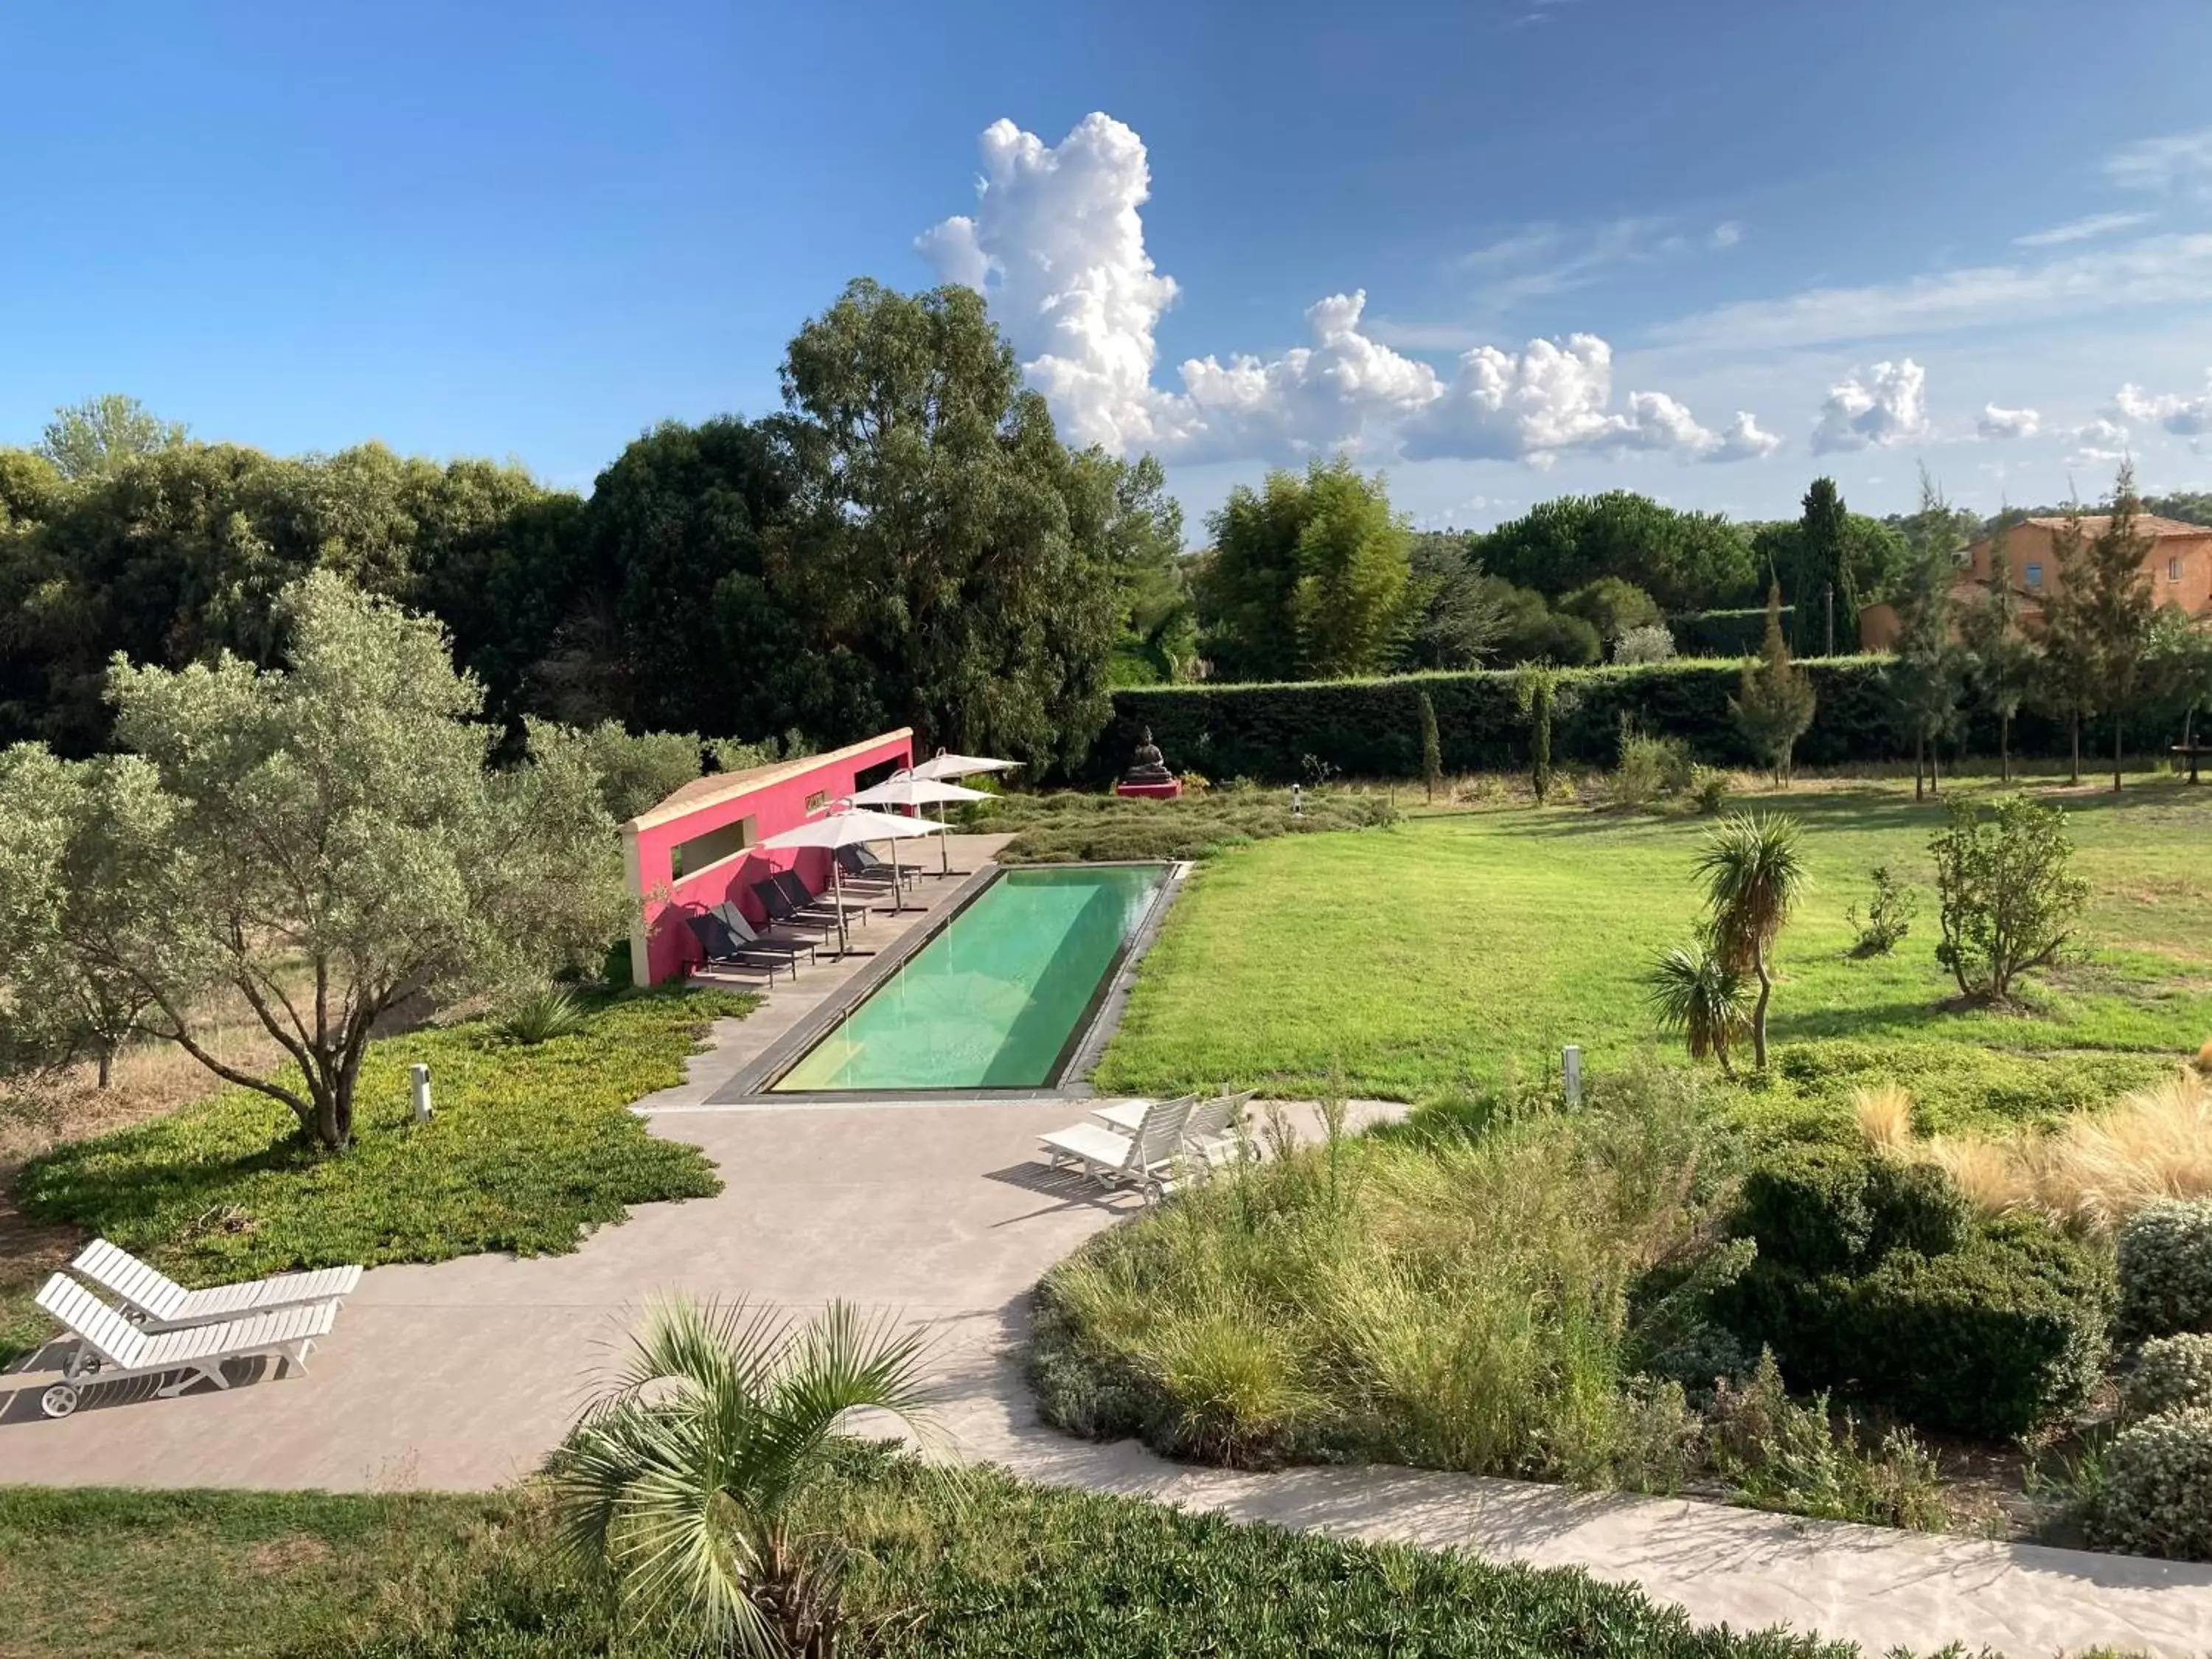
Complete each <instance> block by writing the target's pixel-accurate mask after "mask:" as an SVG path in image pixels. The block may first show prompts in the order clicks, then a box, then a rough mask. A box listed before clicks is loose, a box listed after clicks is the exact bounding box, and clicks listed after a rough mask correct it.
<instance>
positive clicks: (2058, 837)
mask: <svg viewBox="0 0 2212 1659" xmlns="http://www.w3.org/2000/svg"><path fill="white" fill-rule="evenodd" d="M1948 811H1949V813H1950V823H1949V825H1948V827H1947V828H1946V829H1942V831H1940V832H1939V833H1938V834H1937V835H1936V838H1935V839H1934V840H1933V841H1931V842H1929V843H1928V850H1929V852H1930V853H1932V854H1935V858H1936V900H1937V905H1938V910H1939V915H1940V919H1941V921H1942V927H1943V942H1942V944H1941V945H1937V946H1936V960H1937V961H1938V962H1940V963H1942V964H1943V965H1944V966H1945V967H1946V968H1948V969H1950V970H1951V974H1952V976H1953V977H1954V979H1956V980H1957V981H1958V983H1959V990H1960V994H1961V995H1964V996H1970V997H1985V998H1988V999H1989V1000H1991V1001H1995V1002H2004V1001H2006V1000H2009V999H2010V997H2011V995H2012V987H2013V981H2015V980H2016V979H2018V978H2019V977H2020V975H2022V974H2024V973H2027V971H2028V970H2029V969H2034V968H2047V967H2049V966H2050V965H2051V963H2055V962H2056V961H2057V959H2058V952H2059V951H2061V950H2062V949H2063V947H2064V946H2065V944H2066V941H2067V940H2068V939H2069V938H2070V937H2071V936H2072V933H2073V928H2074V925H2075V922H2077V921H2080V919H2081V912H2082V910H2083V909H2084V908H2087V904H2088V902H2089V884H2088V883H2087V882H2086V881H2083V880H2081V878H2079V877H2076V876H2072V875H2069V874H2068V873H2067V870H2068V866H2069V864H2070V863H2071V862H2072V860H2073V857H2074V843H2073V842H2072V841H2070V840H2069V838H2068V836H2067V834H2066V814H2065V813H2064V812H2063V811H2060V810H2059V809H2058V808H2057V807H2056V806H2052V805H2050V804H2049V803H2047V802H2044V801H2036V800H2030V799H2028V798H2027V796H2025V795H2008V796H2005V797H2003V798H2002V799H1999V800H1998V801H1996V804H1995V805H1993V806H1991V807H1990V809H1989V811H1987V813H1986V814H1984V810H1983V808H1982V807H1981V805H1979V804H1978V802H1976V801H1975V800H1974V799H1973V798H1972V796H1967V795H1957V794H1954V795H1953V796H1952V797H1951V799H1950V801H1949V803H1948Z"/></svg>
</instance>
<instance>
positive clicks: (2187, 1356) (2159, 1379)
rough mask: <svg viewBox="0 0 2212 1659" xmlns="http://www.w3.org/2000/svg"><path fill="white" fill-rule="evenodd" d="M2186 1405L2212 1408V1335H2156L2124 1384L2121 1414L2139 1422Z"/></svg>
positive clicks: (2143, 1351) (2147, 1343)
mask: <svg viewBox="0 0 2212 1659" xmlns="http://www.w3.org/2000/svg"><path fill="white" fill-rule="evenodd" d="M2187 1406H2198V1407H2212V1335H2207V1334H2203V1333H2201V1332H2189V1333H2185V1334H2183V1335H2180V1336H2154V1337H2153V1338H2152V1339H2151V1340H2149V1341H2148V1342H2146V1343H2144V1344H2143V1345H2142V1352H2140V1353H2138V1354H2137V1355H2136V1366H2135V1369H2134V1370H2131V1371H2130V1372H2129V1373H2128V1378H2127V1381H2126V1382H2125V1383H2123V1384H2122V1385H2121V1388H2120V1410H2121V1413H2122V1414H2123V1415H2124V1416H2126V1417H2130V1418H2137V1419H2140V1418H2145V1417H2155V1416H2157V1415H2158V1414H2159V1413H2160V1412H2170V1411H2175V1410H2179V1408H2181V1407H2187Z"/></svg>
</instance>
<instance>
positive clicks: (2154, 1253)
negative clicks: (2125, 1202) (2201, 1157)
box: [2119, 1199, 2212, 1340]
mask: <svg viewBox="0 0 2212 1659" xmlns="http://www.w3.org/2000/svg"><path fill="white" fill-rule="evenodd" d="M2119 1269H2120V1318H2119V1324H2120V1330H2121V1333H2122V1334H2124V1335H2125V1336H2127V1337H2129V1338H2130V1339H2131V1340H2141V1339H2142V1338H2144V1337H2150V1336H2172V1335H2176V1334H2179V1333H2182V1332H2185V1331H2212V1200H2206V1199H2197V1200H2193V1201H2191V1202H2188V1203H2175V1204H2154V1205H2151V1206H2148V1208H2145V1209H2142V1210H2138V1211H2136V1213H2135V1215H2134V1216H2133V1217H2132V1218H2130V1220H2129V1221H2128V1223H2127V1225H2125V1226H2124V1227H2122V1228H2121V1229H2120V1247H2119Z"/></svg>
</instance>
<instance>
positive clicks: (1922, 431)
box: [1813, 357, 1928, 455]
mask: <svg viewBox="0 0 2212 1659" xmlns="http://www.w3.org/2000/svg"><path fill="white" fill-rule="evenodd" d="M1927 435H1928V372H1927V370H1925V369H1923V368H1921V367H1920V365H1919V364H1918V363H1916V362H1913V361H1912V359H1911V358H1910V357H1907V358H1906V359H1905V361H1904V362H1898V363H1891V362H1881V363H1876V364H1875V366H1874V367H1873V368H1870V369H1869V370H1868V371H1867V375H1866V379H1865V380H1860V379H1859V377H1858V376H1857V374H1850V375H1847V376H1846V377H1845V378H1844V380H1840V381H1838V383H1837V384H1836V385H1834V386H1831V387H1829V388H1828V395H1827V398H1826V400H1824V401H1823V402H1822V404H1820V420H1819V421H1818V422H1816V423H1815V424H1814V428H1813V453H1814V454H1815V455H1824V454H1826V453H1828V452H1829V451H1831V450H1850V449H1864V448H1865V447H1867V446H1868V445H1869V444H1879V445H1882V446H1885V447H1887V446H1888V445H1891V444H1905V443H1912V442H1916V441H1918V440H1920V439H1922V438H1924V437H1926V436H1927Z"/></svg>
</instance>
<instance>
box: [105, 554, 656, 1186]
mask: <svg viewBox="0 0 2212 1659" xmlns="http://www.w3.org/2000/svg"><path fill="white" fill-rule="evenodd" d="M278 614H279V616H280V617H281V618H282V621H283V625H284V628H285V629H286V631H287V634H288V635H289V650H288V651H287V653H285V664H284V666H283V667H282V668H276V669H261V668H256V667H255V666H253V665H252V664H249V663H246V662H242V661H240V660H239V659H237V658H234V657H232V656H229V655H228V654H227V653H226V654H224V655H223V656H222V657H221V658H220V659H217V660H216V661H215V662H214V663H212V664H196V665H192V666H191V667H188V668H185V669H183V670H180V671H171V670H167V669H161V668H151V667H136V666H133V665H131V664H130V663H129V662H127V661H125V660H124V659H121V658H119V657H118V659H117V660H116V662H115V663H114V665H113V666H112V668H111V670H110V671H109V677H108V695H109V697H110V700H111V701H112V702H113V704H114V706H115V710H116V732H117V736H118V739H119V741H120V742H121V743H122V744H123V745H124V746H125V748H126V749H127V750H131V751H135V753H136V754H137V756H139V757H143V762H144V763H145V764H146V765H147V766H149V768H150V769H151V772H152V774H153V777H154V779H155V783H154V787H153V792H152V797H153V798H152V800H151V802H150V803H149V808H148V810H147V811H146V812H145V813H144V814H143V817H142V818H141V819H140V820H138V821H137V822H136V823H133V824H125V823H121V822H119V821H116V822H113V823H111V824H110V826H109V830H110V832H111V833H112V835H113V836H114V837H115V838H116V839H117V840H118V842H125V843H126V844H127V855H125V856H119V857H118V859H117V860H116V866H115V867H116V868H117V869H118V871H119V872H125V875H126V876H127V879H124V880H122V881H120V882H119V883H118V888H117V890H116V891H115V892H114V893H113V894H112V896H111V897H110V901H109V902H108V903H107V904H106V906H105V907H104V908H103V909H102V911H101V913H100V916H99V917H98V918H97V919H96V920H94V921H90V922H88V924H87V928H86V934H85V937H83V938H82V939H81V940H80V942H79V948H80V949H82V951H84V952H85V953H86V954H87V955H88V957H94V958H96V959H98V960H100V962H102V963H104V964H105V965H106V969H108V970H110V971H112V972H114V973H116V974H118V975H122V976H123V977H124V979H125V980H126V981H128V982H129V983H130V984H131V986H132V987H135V989H136V990H137V992H138V993H139V994H143V998H144V1000H145V1004H146V1007H145V1012H144V1013H143V1017H142V1020H141V1024H142V1025H143V1029H145V1030H148V1031H149V1033H151V1034H152V1035H154V1036H158V1037H161V1038H165V1039H167V1040H168V1041H170V1042H174V1043H176V1044H177V1045H178V1046H179V1048H183V1049H184V1050H185V1052H186V1053H187V1054H191V1056H192V1057H193V1058H194V1059H195V1060H197V1061H199V1063H200V1064H201V1065H203V1066H206V1067H207V1068H208V1069H209V1070H210V1071H211V1072H213V1073H215V1074H216V1076H218V1077H221V1078H222V1079H226V1080H227V1081H228V1082H231V1083H234V1084H236V1085H240V1087H243V1088H247V1089H252V1090H255V1091H258V1092H260V1093H262V1094H264V1095H267V1096H269V1097H270V1098H272V1099H275V1100H278V1101H281V1102H283V1103H284V1104H285V1105H286V1106H287V1107H289V1109H291V1110H292V1112H293V1113H294V1114H295V1115H297V1117H298V1119H299V1121H300V1131H301V1136H302V1138H303V1139H307V1141H309V1142H310V1143H311V1144H313V1145H316V1146H321V1147H324V1148H326V1149H329V1150H332V1151H337V1150H342V1149H343V1148H344V1147H345V1146H348V1145H349V1143H350V1142H351V1140H352V1138H353V1121H354V1088H355V1083H356V1079H357V1077H358V1075H359V1073H360V1068H361V1062H362V1053H363V1051H364V1050H365V1049H366V1048H367V1046H368V1040H369V1037H370V1036H371V1035H372V1033H373V1032H374V1030H375V1027H376V1025H377V1022H378V1021H379V1020H380V1018H382V1017H383V1016H385V1015H386V1014H387V1013H388V1012H390V1011H391V1010H392V1009H393V1008H394V1007H395V1006H398V1004H400V1003H401V1002H403V1001H404V1000H408V999H410V998H413V997H416V996H421V995H428V996H431V997H444V998H451V997H457V996H463V995H467V994H475V993H480V992H484V991H489V990H493V989H496V988H498V987H501V986H504V985H508V984H512V983H514V982H517V981H521V980H524V979H526V978H529V977H532V976H535V975H541V974H544V973H547V972H550V971H552V970H555V969H559V968H561V967H562V966H564V965H568V964H580V963H586V962H588V961H591V960H593V959H595V958H596V957H598V956H599V954H600V953H602V952H603V951H605V945H606V942H607V940H608V939H610V938H611V937H612V936H613V935H614V934H616V933H618V932H619V931H620V930H621V928H622V927H623V921H624V917H625V909H626V905H627V902H628V901H627V900H626V898H625V896H624V895H623V884H622V879H621V873H620V865H619V858H618V843H617V839H616V836H615V832H614V823H613V820H612V818H611V817H609V815H608V812H607V810H606V808H605V805H603V804H602V802H601V799H600V781H599V776H598V775H597V773H596V772H595V770H594V769H593V768H592V765H591V763H590V762H589V761H588V759H587V758H586V752H585V746H584V744H583V742H582V741H581V739H580V738H578V737H577V736H576V735H575V734H574V733H573V732H567V731H564V730H562V729H561V728H557V727H539V728H538V729H537V730H535V731H534V732H532V751H531V753H530V755H529V757H527V759H526V760H525V761H524V763H521V764H520V765H519V766H515V767H513V768H511V769H506V770H494V769H491V768H490V766H489V757H490V754H491V750H492V747H493V744H494V743H495V739H496V738H497V736H498V733H497V732H496V731H495V728H494V727H492V726H489V725H488V724H486V723H484V722H483V721H482V720H479V719H478V718H477V716H478V715H479V714H480V713H481V712H482V709H483V687H482V686H481V685H480V684H478V683H477V681H476V680H475V679H474V678H472V677H471V676H468V675H465V674H462V673H459V672H458V671H456V670H455V669H454V667H453V658H452V654H451V653H450V651H449V649H448V646H447V638H446V635H445V633H444V631H443V629H441V628H440V627H439V626H438V624H437V623H435V622H433V621H431V620H429V619H428V618H424V617H415V616H410V615H409V614H407V613H406V612H404V611H401V610H399V609H398V607H396V606H394V605H391V604H389V603H387V602H385V601H382V600H380V599H372V598H370V597H368V596H366V595H364V594H362V593H361V592H357V591H356V590H355V589H354V588H352V587H350V586H348V585H347V584H346V583H345V582H344V581H343V580H342V579H340V578H339V577H337V576H336V575H333V574H330V573H328V572H318V573H316V574H312V575H310V576H308V577H307V578H306V579H305V580H301V581H300V582H298V583H295V584H294V585H293V586H290V587H289V588H287V589H286V590H285V591H284V592H283V596H282V599H281V600H280V602H279V606H278ZM217 987H228V989H230V990H233V991H234V992H235V993H236V994H237V995H238V996H239V997H240V998H241V999H242V1000H244V1001H245V1003H246V1006H248V1007H249V1008H251V1009H252V1012H253V1014H254V1016H255V1018H258V1020H259V1022H260V1024H262V1025H263V1027H264V1028H265V1029H266V1030H267V1031H268V1032H269V1035H270V1036H271V1037H272V1038H274V1039H275V1040H276V1042H277V1043H278V1044H279V1045H280V1046H281V1047H282V1048H283V1050H284V1052H285V1053H286V1054H289V1056H290V1057H291V1059H292V1060H293V1062H294V1064H295V1066H297V1068H298V1071H297V1075H296V1076H295V1075H293V1074H292V1073H289V1071H288V1072H287V1073H283V1074H280V1075H278V1076H276V1077H270V1078H264V1077H258V1076H255V1075H253V1074H252V1073H248V1072H246V1071H243V1070H241V1069H240V1068H239V1067H237V1066H232V1065H230V1064H228V1062H226V1061H224V1060H222V1059H220V1058H219V1057H218V1056H217V1055H216V1054H215V1053H214V1052H212V1051H211V1050H210V1048H208V1047H207V1045H206V1044H205V1042H204V1041H203V1040H202V1039H203V1037H204V1035H205V1033H204V1026H203V1024H202V1021H203V1018H204V1016H203V1014H202V1012H201V1011H202V1010H203V1009H204V1007H205V1006H206V1004H207V1001H208V999H209V995H210V993H211V992H213V991H215V990H216V988H217Z"/></svg>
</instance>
